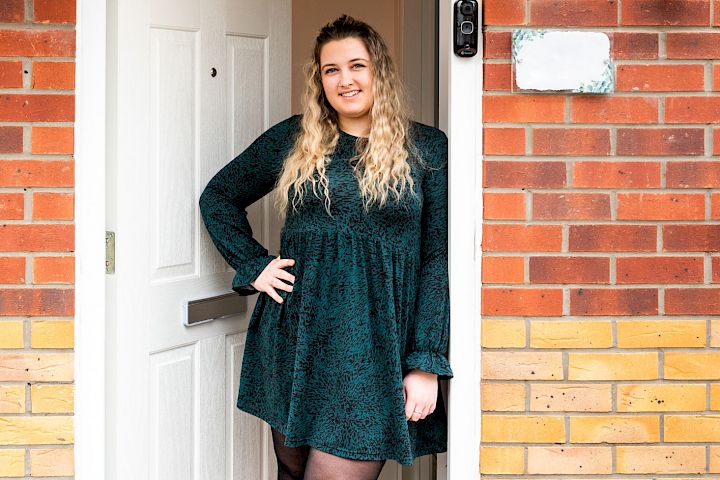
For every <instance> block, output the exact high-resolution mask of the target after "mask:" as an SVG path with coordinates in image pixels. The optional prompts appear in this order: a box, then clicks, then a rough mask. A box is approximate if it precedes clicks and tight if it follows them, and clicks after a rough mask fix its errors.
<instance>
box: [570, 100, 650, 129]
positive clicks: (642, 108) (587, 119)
mask: <svg viewBox="0 0 720 480" xmlns="http://www.w3.org/2000/svg"><path fill="white" fill-rule="evenodd" d="M570 101H571V103H570V105H571V109H572V121H573V122H575V123H657V121H658V101H657V98H651V97H605V96H582V97H572V98H571V100H570Z"/></svg>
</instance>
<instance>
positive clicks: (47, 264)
mask: <svg viewBox="0 0 720 480" xmlns="http://www.w3.org/2000/svg"><path fill="white" fill-rule="evenodd" d="M74 281H75V258H74V257H35V258H34V259H33V283H35V284H46V283H67V284H71V283H73V282H74Z"/></svg>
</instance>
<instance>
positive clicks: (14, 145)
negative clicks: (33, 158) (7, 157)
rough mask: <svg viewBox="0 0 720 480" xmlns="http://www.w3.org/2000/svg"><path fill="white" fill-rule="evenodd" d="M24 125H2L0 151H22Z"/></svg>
mask: <svg viewBox="0 0 720 480" xmlns="http://www.w3.org/2000/svg"><path fill="white" fill-rule="evenodd" d="M22 151H23V127H0V153H22Z"/></svg>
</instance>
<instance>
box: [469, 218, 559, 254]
mask: <svg viewBox="0 0 720 480" xmlns="http://www.w3.org/2000/svg"><path fill="white" fill-rule="evenodd" d="M482 243H483V250H484V251H486V252H503V251H504V252H558V251H560V247H561V246H562V227H561V226H560V225H516V224H504V223H502V224H489V223H486V224H484V225H483V241H482Z"/></svg>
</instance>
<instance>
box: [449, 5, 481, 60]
mask: <svg viewBox="0 0 720 480" xmlns="http://www.w3.org/2000/svg"><path fill="white" fill-rule="evenodd" d="M454 20H455V47H454V49H455V54H456V55H458V56H460V57H472V56H474V55H475V54H476V53H477V47H478V2H477V1H476V0H458V1H457V2H455V15H454Z"/></svg>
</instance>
